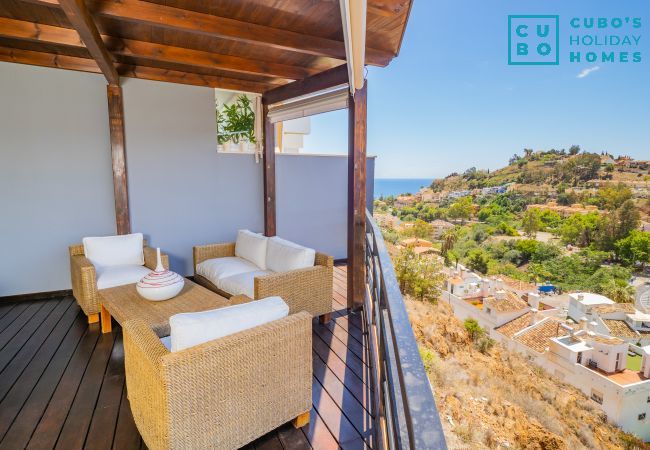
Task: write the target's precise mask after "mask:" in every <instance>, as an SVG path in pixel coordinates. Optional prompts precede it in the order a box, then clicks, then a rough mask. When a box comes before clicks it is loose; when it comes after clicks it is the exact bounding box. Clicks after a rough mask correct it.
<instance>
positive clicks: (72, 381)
mask: <svg viewBox="0 0 650 450" xmlns="http://www.w3.org/2000/svg"><path fill="white" fill-rule="evenodd" d="M98 338H99V333H98V332H97V327H95V329H91V328H90V327H88V328H87V329H86V333H85V334H84V336H83V337H82V338H81V341H80V342H79V345H78V346H77V348H76V349H75V352H74V354H73V355H72V358H71V359H70V361H69V362H68V365H67V367H66V369H65V371H64V373H63V375H62V376H61V379H60V380H59V384H58V385H57V387H56V390H55V391H54V394H53V395H52V398H51V399H50V403H49V404H48V406H47V408H46V409H45V413H44V414H43V417H42V418H41V420H40V422H39V424H38V426H37V427H36V431H34V435H33V436H32V439H31V440H30V441H29V444H28V445H27V448H28V449H52V448H54V446H55V445H56V441H57V439H58V438H59V433H60V432H61V428H62V427H63V424H64V423H65V420H66V418H67V417H68V412H69V411H70V406H71V405H72V402H73V400H74V398H75V393H76V392H77V389H78V388H79V384H80V383H81V381H82V378H83V376H84V373H85V371H86V367H87V366H88V361H89V360H90V357H91V356H92V354H93V350H94V349H95V345H96V344H97V339H98Z"/></svg>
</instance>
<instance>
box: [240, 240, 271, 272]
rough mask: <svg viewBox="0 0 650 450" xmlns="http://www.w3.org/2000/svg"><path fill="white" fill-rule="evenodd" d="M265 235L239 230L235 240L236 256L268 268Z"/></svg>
mask: <svg viewBox="0 0 650 450" xmlns="http://www.w3.org/2000/svg"><path fill="white" fill-rule="evenodd" d="M268 240H269V238H267V237H266V236H264V235H261V234H257V233H253V232H252V231H249V230H239V231H238V232H237V241H236V242H235V256H239V257H240V258H244V259H245V260H247V261H250V262H252V263H253V264H255V265H256V266H257V267H258V268H260V269H262V270H266V243H267V241H268Z"/></svg>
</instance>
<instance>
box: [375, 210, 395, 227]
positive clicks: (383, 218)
mask: <svg viewBox="0 0 650 450" xmlns="http://www.w3.org/2000/svg"><path fill="white" fill-rule="evenodd" d="M372 217H373V218H374V219H375V222H377V224H378V225H379V226H380V227H384V228H392V229H397V228H399V226H400V224H401V223H402V221H401V220H400V219H399V218H398V217H396V216H393V215H392V214H384V213H374V214H373V215H372Z"/></svg>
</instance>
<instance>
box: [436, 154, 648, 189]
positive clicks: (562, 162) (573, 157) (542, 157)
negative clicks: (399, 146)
mask: <svg viewBox="0 0 650 450" xmlns="http://www.w3.org/2000/svg"><path fill="white" fill-rule="evenodd" d="M576 151H579V148H577V150H576ZM649 168H650V163H648V162H647V161H635V160H632V159H630V158H625V157H619V158H616V159H614V157H612V156H610V155H607V154H600V153H576V154H571V153H567V152H565V151H564V150H559V151H558V150H549V151H543V150H539V151H532V150H524V154H523V155H513V156H512V158H510V160H509V162H508V165H507V166H505V167H503V168H500V169H497V170H493V171H488V170H479V169H476V168H474V167H472V168H469V169H467V170H466V171H465V172H463V173H453V174H450V175H449V176H447V177H445V178H442V179H437V180H434V182H433V184H432V188H433V189H434V191H445V190H447V191H457V190H464V189H476V188H484V187H490V186H500V185H503V184H506V183H517V184H523V185H536V186H543V185H549V186H552V185H557V184H559V183H563V184H566V185H567V186H577V185H581V184H583V183H585V182H587V181H589V180H596V179H602V180H611V181H613V182H626V183H629V182H634V181H648V179H647V178H648V169H649Z"/></svg>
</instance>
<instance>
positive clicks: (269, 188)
mask: <svg viewBox="0 0 650 450" xmlns="http://www.w3.org/2000/svg"><path fill="white" fill-rule="evenodd" d="M262 119H263V120H264V161H263V162H264V235H266V236H275V233H276V222H275V124H273V123H271V121H270V120H269V105H268V103H267V102H266V100H265V99H264V98H262Z"/></svg>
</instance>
